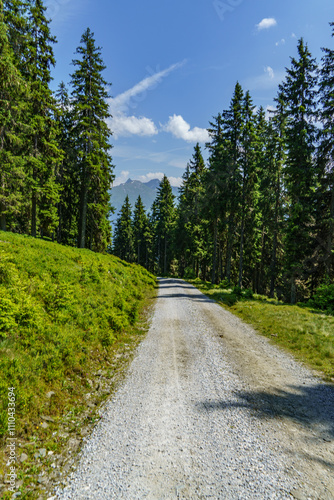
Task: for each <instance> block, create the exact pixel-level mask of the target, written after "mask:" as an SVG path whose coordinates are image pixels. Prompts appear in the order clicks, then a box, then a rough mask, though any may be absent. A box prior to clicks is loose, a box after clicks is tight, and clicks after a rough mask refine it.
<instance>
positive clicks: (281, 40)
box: [275, 38, 285, 47]
mask: <svg viewBox="0 0 334 500" xmlns="http://www.w3.org/2000/svg"><path fill="white" fill-rule="evenodd" d="M284 44H285V38H281V39H280V40H279V41H278V42H276V43H275V45H276V47H278V46H279V45H284Z"/></svg>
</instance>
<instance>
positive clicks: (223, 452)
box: [57, 279, 334, 500]
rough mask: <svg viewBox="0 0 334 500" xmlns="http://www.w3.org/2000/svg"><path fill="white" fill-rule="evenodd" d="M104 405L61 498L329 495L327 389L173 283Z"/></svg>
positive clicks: (331, 407) (331, 451) (331, 450)
mask: <svg viewBox="0 0 334 500" xmlns="http://www.w3.org/2000/svg"><path fill="white" fill-rule="evenodd" d="M159 281H160V286H159V292H158V298H157V301H156V306H155V310H154V315H153V318H152V322H151V327H150V330H149V332H148V334H147V336H146V338H145V340H144V341H143V342H142V344H141V345H140V346H139V348H138V351H137V353H136V356H135V358H134V360H133V362H132V364H131V367H130V369H129V373H128V375H127V377H126V380H125V381H124V383H123V384H122V386H121V387H120V389H119V390H118V391H117V393H116V394H115V395H114V397H113V398H112V399H111V400H110V402H109V403H108V404H107V405H106V406H105V407H104V408H103V413H102V419H101V421H100V422H99V424H98V425H97V427H96V428H95V430H94V432H93V434H92V436H91V437H90V438H89V440H87V442H86V444H85V446H84V448H83V450H82V452H81V455H80V461H79V463H78V467H77V469H76V470H75V471H74V472H73V473H72V475H71V476H70V477H69V478H68V485H67V486H66V487H65V488H64V489H63V490H58V491H57V496H58V497H59V498H61V499H63V500H67V499H73V500H74V499H75V500H79V499H87V500H89V499H96V500H104V499H108V500H109V499H126V500H136V499H149V500H160V499H161V500H162V499H192V500H193V499H224V500H229V499H233V500H235V499H251V500H255V499H261V500H264V499H288V498H297V499H300V500H302V499H305V500H306V499H321V500H332V499H334V480H333V477H334V447H333V440H334V390H333V389H334V388H333V386H332V385H329V384H325V383H323V382H321V381H320V380H319V379H318V378H316V377H314V376H313V375H312V374H311V373H310V372H309V371H308V370H307V369H305V368H304V367H302V366H301V365H299V364H298V363H296V362H295V361H294V360H293V359H292V357H291V356H289V355H287V354H285V353H284V352H282V351H281V350H279V349H277V348H276V347H274V346H272V345H271V344H270V343H269V342H268V341H267V339H265V338H263V337H260V336H258V335H256V334H255V332H254V331H253V330H252V329H251V328H250V327H249V326H247V325H245V324H244V323H242V322H241V321H240V320H239V319H238V318H236V317H235V316H233V315H232V314H231V313H229V312H228V311H226V310H224V309H223V308H221V307H220V306H219V305H218V304H216V303H214V302H212V301H211V300H210V299H208V298H207V297H206V296H204V295H203V294H202V293H200V292H199V291H198V290H197V289H195V288H194V287H193V286H191V285H189V284H188V283H186V282H184V281H182V280H176V279H160V280H159Z"/></svg>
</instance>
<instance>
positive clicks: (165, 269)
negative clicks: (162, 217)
mask: <svg viewBox="0 0 334 500" xmlns="http://www.w3.org/2000/svg"><path fill="white" fill-rule="evenodd" d="M166 274H167V236H165V250H164V275H165V276H166Z"/></svg>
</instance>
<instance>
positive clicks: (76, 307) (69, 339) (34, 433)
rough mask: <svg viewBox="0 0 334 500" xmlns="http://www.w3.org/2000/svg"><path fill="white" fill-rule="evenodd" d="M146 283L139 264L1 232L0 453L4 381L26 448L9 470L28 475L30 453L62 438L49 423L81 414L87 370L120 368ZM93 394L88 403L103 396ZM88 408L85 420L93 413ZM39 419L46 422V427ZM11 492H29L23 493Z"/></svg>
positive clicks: (92, 374)
mask: <svg viewBox="0 0 334 500" xmlns="http://www.w3.org/2000/svg"><path fill="white" fill-rule="evenodd" d="M155 283H156V282H155V278H154V277H153V276H152V275H151V274H150V273H148V272H147V271H146V270H145V269H143V268H142V267H140V266H136V265H130V264H127V263H126V262H123V261H121V260H120V259H118V258H116V257H113V256H110V255H101V254H94V253H93V252H90V251H89V250H79V249H75V248H70V247H64V246H61V245H58V244H56V243H51V242H46V241H43V240H37V239H34V238H30V237H27V236H20V235H15V234H12V233H4V232H0V373H1V377H0V445H1V456H0V459H4V460H5V455H4V449H5V444H6V439H7V438H8V425H7V417H8V411H7V408H8V396H7V392H8V387H15V397H16V408H15V410H16V429H15V437H16V438H17V439H18V441H20V443H21V444H22V443H23V444H22V446H24V445H25V443H28V444H31V445H32V446H31V447H29V448H27V450H29V453H28V452H27V453H28V455H29V459H28V461H27V463H26V464H23V465H22V466H21V465H20V464H18V470H19V471H21V472H22V473H23V474H24V473H27V472H29V471H30V473H29V474H28V475H32V476H34V474H35V472H33V471H34V467H35V464H34V460H33V451H35V452H36V449H38V448H44V447H47V449H48V451H50V450H51V451H52V450H53V449H54V448H55V449H56V450H58V449H61V447H62V442H61V439H60V438H59V437H57V438H53V433H54V432H56V429H57V423H59V422H63V421H64V418H65V420H66V415H68V414H69V412H70V414H71V415H72V420H73V421H74V422H75V421H76V417H75V415H76V414H77V415H79V416H80V414H81V413H83V412H85V411H86V410H87V405H86V401H87V399H85V398H86V396H87V393H89V392H90V393H92V392H93V390H92V388H91V386H92V383H93V385H94V384H95V379H96V373H97V372H98V371H99V370H103V371H104V372H105V373H104V379H103V380H104V381H106V380H107V379H110V380H113V379H114V378H115V375H117V373H118V372H121V371H122V367H123V365H124V360H126V359H127V358H128V357H129V351H131V349H132V348H133V347H134V346H135V345H136V344H137V343H138V342H139V341H140V339H141V338H142V336H143V333H144V332H145V328H146V327H145V314H144V310H145V308H147V307H148V304H149V303H150V301H151V299H152V297H153V294H154V288H155ZM138 320H139V321H138ZM117 359H119V361H117ZM115 360H116V361H115ZM116 378H117V376H116ZM92 381H93V382H92ZM94 390H95V389H94ZM50 394H51V395H50ZM96 394H99V397H97V396H96V397H95V396H94V398H95V399H94V398H93V401H94V402H95V404H97V403H98V402H100V401H101V400H102V399H103V398H104V397H106V396H107V394H106V391H104V392H103V393H102V394H101V391H100V392H96ZM90 413H91V415H88V417H87V416H85V419H86V420H87V419H88V421H89V419H90V420H92V419H93V420H94V418H95V417H94V415H95V413H94V411H93V412H92V411H90ZM43 416H48V417H50V418H51V419H52V420H53V423H52V422H49V424H48V427H47V428H43V426H42V425H41V424H43V418H42V417H43ZM79 416H78V418H79ZM86 417H87V418H86ZM72 420H71V421H72ZM80 422H81V423H82V420H81V421H80ZM73 425H74V426H75V425H77V424H71V425H70V427H71V426H72V427H73ZM44 427H45V426H44ZM69 432H71V431H69ZM56 434H57V432H56ZM18 451H20V453H22V451H26V450H25V449H21V450H18ZM20 453H18V455H19V454H20ZM4 460H1V461H0V476H1V475H3V474H4V473H5V472H6V466H5V465H3V464H4ZM36 470H39V469H38V467H37V469H36ZM1 482H2V481H1V477H0V483H1ZM0 496H1V491H0ZM20 498H35V496H34V494H33V493H31V494H28V493H27V492H26V491H25V493H24V494H23V496H21V497H20Z"/></svg>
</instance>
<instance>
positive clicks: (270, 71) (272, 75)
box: [264, 66, 275, 79]
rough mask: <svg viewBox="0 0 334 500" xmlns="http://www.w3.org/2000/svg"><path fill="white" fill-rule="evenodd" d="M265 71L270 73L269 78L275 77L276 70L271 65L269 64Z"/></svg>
mask: <svg viewBox="0 0 334 500" xmlns="http://www.w3.org/2000/svg"><path fill="white" fill-rule="evenodd" d="M264 71H265V73H267V74H268V75H269V78H271V79H273V78H275V73H274V70H273V68H271V67H270V66H267V67H266V68H264Z"/></svg>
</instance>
